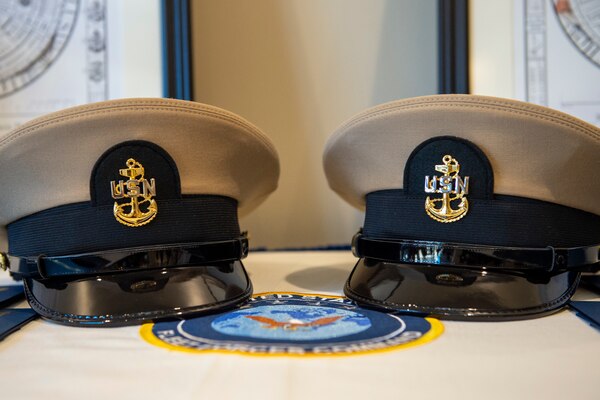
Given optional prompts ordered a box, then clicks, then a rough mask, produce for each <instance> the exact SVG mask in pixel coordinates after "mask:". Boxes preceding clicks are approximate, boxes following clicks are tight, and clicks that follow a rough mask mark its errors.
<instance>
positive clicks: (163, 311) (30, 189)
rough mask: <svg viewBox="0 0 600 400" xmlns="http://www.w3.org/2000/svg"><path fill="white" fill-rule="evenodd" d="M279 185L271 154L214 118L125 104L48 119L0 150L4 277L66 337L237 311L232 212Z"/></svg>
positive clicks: (237, 236) (252, 133)
mask: <svg viewBox="0 0 600 400" xmlns="http://www.w3.org/2000/svg"><path fill="white" fill-rule="evenodd" d="M278 177H279V160H278V156H277V152H276V151H275V148H274V147H273V145H272V143H271V141H270V140H269V139H268V138H267V137H266V136H265V135H264V134H263V133H262V132H261V131H260V130H259V129H258V128H256V127H255V126H254V125H252V124H251V123H249V122H248V121H246V120H244V119H243V118H240V117H239V116H237V115H234V114H233V113H230V112H227V111H225V110H222V109H219V108H216V107H212V106H208V105H204V104H199V103H192V102H186V101H179V100H170V99H124V100H115V101H107V102H101V103H95V104H90V105H86V106H81V107H75V108H71V109H67V110H64V111H61V112H57V113H53V114H50V115H47V116H45V117H42V118H39V119H36V120H33V121H31V122H29V123H27V124H25V125H23V126H21V127H19V128H17V129H16V130H14V131H13V132H11V133H10V134H9V135H8V136H6V137H4V138H3V139H2V140H0V186H1V187H2V191H0V204H2V207H1V208H0V225H1V226H2V235H3V236H4V235H6V238H7V239H8V240H7V242H8V252H9V254H10V256H12V257H11V258H12V260H13V262H12V265H11V266H10V270H11V272H12V274H13V275H14V276H17V277H20V278H22V279H23V281H24V286H25V292H26V295H27V299H28V301H29V303H30V305H31V306H32V308H33V309H34V310H35V311H37V312H38V313H39V314H41V315H42V316H43V317H45V318H48V319H51V320H54V321H57V322H60V323H65V324H72V325H84V326H106V325H125V324H135V323H141V322H144V321H148V320H154V319H160V318H172V317H181V316H187V315H192V314H197V313H204V312H212V311H218V310H222V309H225V308H228V307H233V306H235V305H237V304H239V303H241V302H243V301H245V300H246V299H247V298H248V297H249V296H250V295H251V293H252V285H251V282H250V280H249V278H248V276H247V274H246V271H245V270H244V267H243V265H242V262H241V259H242V258H244V257H245V256H246V254H247V251H248V241H247V238H246V236H245V234H242V233H241V232H240V228H239V224H238V213H239V214H246V213H248V212H250V211H252V210H253V209H254V208H255V207H257V206H258V205H259V204H260V203H261V202H262V201H263V200H264V199H265V198H266V197H267V196H268V195H269V194H270V193H271V192H273V191H274V190H275V189H276V187H277V181H278ZM3 239H4V238H3ZM2 242H5V240H2ZM3 247H5V246H3ZM2 251H6V248H4V249H2ZM15 258H17V259H18V260H17V261H15ZM4 264H6V263H4Z"/></svg>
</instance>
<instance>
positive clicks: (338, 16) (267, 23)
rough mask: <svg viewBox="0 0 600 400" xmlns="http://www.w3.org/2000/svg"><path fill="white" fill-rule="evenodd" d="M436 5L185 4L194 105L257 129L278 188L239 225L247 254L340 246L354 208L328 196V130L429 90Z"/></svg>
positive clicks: (295, 0) (230, 0)
mask: <svg viewBox="0 0 600 400" xmlns="http://www.w3.org/2000/svg"><path fill="white" fill-rule="evenodd" d="M436 4H437V2H436V0H421V1H411V0H369V1H363V0H327V1H322V0H286V1H280V0H253V1H238V0H193V1H192V3H191V13H192V16H191V19H192V21H193V24H192V43H193V51H192V53H193V65H194V74H193V80H194V99H195V100H196V101H199V102H204V103H208V104H212V105H215V106H218V107H222V108H225V109H228V110H230V111H233V112H235V113H237V114H240V115H241V116H243V117H245V118H247V119H248V120H249V121H251V122H252V123H254V124H256V125H258V126H259V127H260V128H261V129H263V130H264V131H265V132H266V134H267V135H268V136H269V137H270V138H271V139H272V140H273V142H274V143H275V145H276V147H277V149H278V151H279V156H280V160H281V178H280V182H279V189H278V190H277V191H276V192H275V193H274V194H273V195H272V196H271V197H270V198H269V199H268V200H267V201H266V202H265V203H264V204H263V205H261V207H260V208H259V209H257V210H256V211H255V212H254V213H252V214H251V215H250V216H247V217H244V218H242V220H241V225H242V229H244V230H248V231H249V232H250V236H251V240H252V242H251V243H252V246H253V247H264V246H266V247H268V248H289V247H294V248H297V247H309V246H325V245H336V244H348V243H349V242H350V239H351V237H352V235H353V234H354V233H355V232H356V231H357V230H358V228H359V227H360V226H361V224H362V219H363V215H362V213H361V212H359V211H357V210H355V209H352V208H351V207H350V206H348V205H346V204H345V203H344V202H343V201H342V200H341V199H340V198H338V197H337V195H335V194H334V193H333V192H332V191H331V190H329V188H328V186H327V183H326V180H325V176H324V173H323V168H322V162H321V156H322V152H323V148H324V145H325V142H326V140H327V138H328V137H329V135H330V134H331V133H332V132H333V131H334V130H335V128H336V127H338V126H339V125H341V124H342V122H344V121H345V120H346V119H348V118H350V117H352V116H353V115H354V114H356V113H358V112H360V111H361V110H363V109H365V108H367V107H370V106H373V105H376V104H380V103H383V102H387V101H391V100H395V99H399V98H404V97H411V96H419V95H426V94H434V93H436V92H437V15H436V11H437V8H436Z"/></svg>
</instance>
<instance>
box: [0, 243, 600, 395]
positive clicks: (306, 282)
mask: <svg viewBox="0 0 600 400" xmlns="http://www.w3.org/2000/svg"><path fill="white" fill-rule="evenodd" d="M354 262H355V259H354V257H353V256H352V255H351V254H350V253H349V252H338V251H336V252H265V253H253V254H251V255H250V256H249V257H248V258H247V259H246V260H245V265H246V268H247V270H248V272H249V274H250V276H251V278H252V281H253V283H254V288H255V293H260V292H272V291H294V292H306V293H321V294H341V293H342V292H341V289H342V287H343V283H344V282H345V280H346V278H347V276H348V274H349V272H350V270H351V269H352V266H353V265H354ZM8 282H9V279H8V276H7V275H6V274H2V275H0V284H6V283H8ZM576 298H578V299H579V300H598V296H595V295H594V294H591V293H590V292H585V291H582V290H579V291H578V293H577V294H576ZM21 305H22V306H26V303H22V304H21ZM443 324H444V327H445V332H444V333H443V334H442V335H441V336H440V337H439V338H437V339H435V340H434V341H432V342H430V343H427V344H424V345H421V346H416V347H409V348H406V349H399V350H395V351H390V352H384V353H375V354H362V355H355V356H348V357H318V358H287V357H273V358H269V357H251V356H244V355H237V354H214V353H206V354H197V353H185V352H177V351H171V350H166V349H163V348H159V347H155V346H153V345H150V344H148V343H147V342H145V341H144V340H143V339H141V337H140V333H139V330H140V329H139V326H136V327H124V328H109V329H102V328H100V329H98V328H74V327H66V326H61V325H57V324H54V323H51V322H48V321H44V320H41V319H39V320H36V321H34V322H32V323H30V324H28V325H26V326H25V327H23V328H22V329H21V330H20V331H18V332H17V333H14V334H13V335H11V336H9V337H8V338H7V339H5V340H4V341H2V342H0V399H3V400H8V399H11V400H12V399H41V398H49V399H106V398H116V399H121V398H123V399H125V398H126V399H145V400H148V399H212V398H219V399H233V398H244V399H275V398H277V399H303V400H304V399H321V398H323V399H338V398H339V399H342V398H344V399H359V398H364V399H375V398H385V399H423V398H426V399H428V398H435V399H442V398H456V399H544V400H546V399H600V388H599V386H598V375H597V372H596V369H595V368H596V367H597V366H598V361H599V360H600V334H599V333H598V332H597V331H596V330H594V329H593V328H591V327H590V326H589V325H587V324H586V323H585V322H584V321H583V320H581V319H579V318H578V317H576V316H575V314H574V313H573V312H572V311H569V310H564V311H561V312H559V313H557V314H554V315H551V316H548V317H544V318H538V319H533V320H526V321H516V322H495V323H494V322H452V321H444V322H443Z"/></svg>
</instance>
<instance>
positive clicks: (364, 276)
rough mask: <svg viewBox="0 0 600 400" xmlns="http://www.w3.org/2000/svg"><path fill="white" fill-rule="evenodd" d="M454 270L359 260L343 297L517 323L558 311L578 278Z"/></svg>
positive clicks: (401, 308) (409, 310)
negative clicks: (517, 321)
mask: <svg viewBox="0 0 600 400" xmlns="http://www.w3.org/2000/svg"><path fill="white" fill-rule="evenodd" d="M505 265H506V266H507V270H506V271H502V270H498V269H495V270H492V271H485V270H482V269H474V268H473V269H466V268H455V267H449V266H441V265H430V264H411V263H399V262H388V261H382V260H375V259H372V258H362V259H360V260H359V261H358V263H357V264H356V266H355V267H354V270H353V271H352V274H351V275H350V277H349V278H348V281H347V282H346V286H345V288H344V291H345V293H346V295H347V296H348V297H349V298H351V299H353V300H355V301H357V302H359V303H360V304H362V305H366V306H371V307H376V308H383V309H386V310H393V311H397V312H405V313H415V314H420V315H430V316H434V317H438V318H443V319H453V320H515V319H526V318H533V317H541V316H544V315H547V314H550V313H553V312H555V311H557V310H559V309H561V308H562V307H563V306H564V305H565V304H566V303H567V302H568V301H569V299H570V297H571V296H572V295H573V293H574V292H575V289H576V288H577V284H578V281H579V276H580V273H579V272H576V271H564V272H557V273H548V272H543V271H541V272H526V273H523V272H516V271H514V270H513V271H511V270H510V268H511V265H510V261H505Z"/></svg>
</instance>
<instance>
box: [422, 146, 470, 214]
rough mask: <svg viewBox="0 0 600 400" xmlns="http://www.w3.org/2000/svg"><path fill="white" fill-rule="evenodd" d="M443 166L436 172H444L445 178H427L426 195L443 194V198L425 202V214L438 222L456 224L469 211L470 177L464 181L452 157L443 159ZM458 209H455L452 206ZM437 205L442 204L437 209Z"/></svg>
mask: <svg viewBox="0 0 600 400" xmlns="http://www.w3.org/2000/svg"><path fill="white" fill-rule="evenodd" d="M442 161H443V163H444V164H443V165H436V166H435V170H436V171H438V172H442V173H443V174H444V175H443V176H433V177H431V178H429V176H426V177H425V193H441V194H442V198H437V199H430V198H429V196H427V199H426V200H425V212H427V215H429V216H430V217H431V218H433V219H434V220H436V221H438V222H444V223H448V222H454V221H458V220H459V219H461V218H463V217H464V216H465V215H466V214H467V211H469V201H468V200H467V198H466V195H467V194H468V193H469V177H468V176H465V178H464V180H463V179H462V178H461V177H460V176H459V175H458V173H459V172H460V165H459V164H458V161H456V159H454V158H453V157H452V156H450V155H445V156H444V157H443V158H442ZM456 202H459V203H458V208H456V209H453V208H452V204H453V203H454V204H455V205H456ZM436 203H441V205H440V206H439V207H436Z"/></svg>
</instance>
